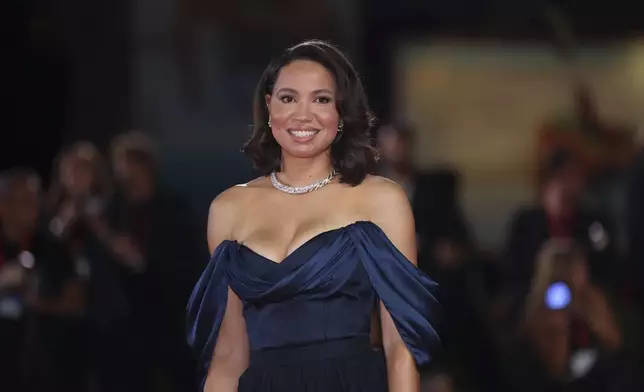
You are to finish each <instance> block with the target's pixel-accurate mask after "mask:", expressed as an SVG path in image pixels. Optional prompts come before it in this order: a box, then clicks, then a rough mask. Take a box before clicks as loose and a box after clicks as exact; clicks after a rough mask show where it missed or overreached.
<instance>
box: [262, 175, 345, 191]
mask: <svg viewBox="0 0 644 392" xmlns="http://www.w3.org/2000/svg"><path fill="white" fill-rule="evenodd" d="M337 175H338V172H337V171H335V170H333V171H332V172H331V173H329V175H328V176H326V178H323V179H321V180H320V181H317V182H314V183H313V184H311V185H305V186H290V185H286V184H283V183H282V182H280V180H278V179H277V174H275V172H272V173H271V184H273V187H275V189H277V190H278V191H282V192H284V193H288V194H291V195H301V194H303V193H309V192H313V191H315V190H318V189H320V188H322V187H323V186H325V185H326V184H328V183H330V182H331V181H332V180H333V178H334V177H335V176H337Z"/></svg>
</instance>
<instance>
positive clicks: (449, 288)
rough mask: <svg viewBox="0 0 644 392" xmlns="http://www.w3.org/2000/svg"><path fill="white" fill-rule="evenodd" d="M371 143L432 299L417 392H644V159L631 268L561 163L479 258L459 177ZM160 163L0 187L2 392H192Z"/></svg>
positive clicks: (134, 152)
mask: <svg viewBox="0 0 644 392" xmlns="http://www.w3.org/2000/svg"><path fill="white" fill-rule="evenodd" d="M376 141H377V144H378V147H379V149H380V152H381V160H380V167H379V171H380V174H382V175H384V176H386V177H388V178H391V179H393V180H395V181H396V182H398V183H399V184H401V185H402V186H403V187H404V189H405V190H406V191H407V193H408V195H409V198H410V201H411V203H412V206H413V211H414V214H415V219H416V225H417V234H418V249H419V268H421V269H422V270H424V271H425V272H427V273H428V274H429V275H430V276H431V277H432V278H434V279H435V280H436V281H438V283H439V284H440V285H441V290H440V296H441V298H440V301H441V303H442V305H443V310H444V314H443V315H442V324H441V325H440V326H439V328H440V331H441V336H442V339H443V351H442V352H441V353H440V355H438V356H437V357H436V358H435V360H434V361H433V363H432V365H431V366H429V367H428V368H427V369H422V376H423V377H422V378H423V388H424V390H427V391H432V392H454V391H473V392H475V391H509V392H513V391H525V392H531V391H535V392H536V391H555V392H556V391H562V392H563V391H598V392H604V391H606V392H612V391H615V392H617V391H619V392H630V391H641V390H642V385H643V384H641V381H642V380H641V376H640V375H639V372H640V371H641V370H642V367H643V362H642V353H643V352H644V350H642V349H643V348H644V345H643V344H642V343H643V341H642V339H641V337H642V336H641V335H642V330H643V328H642V323H641V321H642V316H643V315H644V311H643V309H644V306H643V303H644V290H643V289H642V286H643V285H642V284H641V282H642V279H643V278H644V276H643V275H642V267H641V265H642V260H644V254H643V253H642V248H643V246H642V244H644V239H642V234H644V230H642V225H644V218H642V211H643V210H644V208H642V203H644V198H643V197H642V195H643V194H644V193H643V192H642V186H643V185H642V184H643V181H644V180H643V173H644V150H642V152H641V153H640V157H639V158H637V159H636V160H635V161H634V163H633V166H632V168H631V170H630V171H631V172H632V176H631V177H630V178H631V179H632V181H631V183H630V185H629V189H630V191H629V195H630V199H629V200H630V201H629V210H628V211H629V215H628V222H627V223H628V224H627V226H628V227H629V230H630V237H629V238H630V239H631V240H630V242H629V244H630V245H629V246H628V247H627V248H628V249H627V251H626V252H624V251H621V250H620V248H619V247H618V246H617V245H616V242H617V241H616V237H617V236H616V234H615V229H614V227H615V225H614V222H611V221H610V218H609V217H608V216H607V215H608V214H606V213H605V211H597V210H596V209H593V208H589V207H588V206H587V205H585V204H584V202H583V200H584V194H585V193H586V192H587V191H588V181H587V180H588V177H587V176H586V173H585V172H584V170H583V165H581V164H580V162H579V161H578V160H577V159H576V157H575V155H574V154H571V153H570V152H569V151H566V150H555V151H553V152H552V154H549V155H548V156H547V158H546V159H544V162H542V167H541V172H540V175H539V178H540V181H539V187H538V189H539V193H538V194H539V196H538V198H537V200H536V203H535V204H534V205H527V206H523V207H521V208H520V209H519V210H518V211H517V212H516V214H515V215H514V217H513V219H512V221H511V222H509V224H508V234H507V241H506V246H505V247H504V249H503V250H502V252H499V253H498V254H490V253H489V252H483V251H481V250H480V249H479V247H478V246H477V243H476V242H477V241H476V238H475V236H474V234H473V232H472V230H471V228H470V227H469V223H468V220H467V217H466V216H465V214H464V213H463V210H462V208H461V207H460V205H459V199H460V196H459V195H460V192H461V191H460V178H459V174H458V173H457V172H456V171H454V170H452V169H450V168H434V169H431V170H425V169H420V168H418V167H417V166H415V164H414V162H413V159H412V147H413V145H414V131H413V130H412V129H411V128H409V127H408V126H406V125H404V124H396V123H391V124H387V125H385V126H382V127H381V128H380V129H378V131H377V137H376ZM158 161H159V157H158V152H157V150H156V149H155V145H154V143H153V142H152V141H151V140H150V139H149V138H148V137H147V136H146V135H145V134H142V133H138V132H132V133H127V134H123V135H119V136H117V137H116V138H115V139H114V140H113V141H112V143H111V146H110V148H109V151H107V153H106V154H103V153H101V152H100V151H99V150H98V149H97V148H96V147H95V146H94V145H93V144H91V143H89V142H78V143H75V144H73V145H71V146H69V147H68V148H66V149H65V150H63V151H62V152H60V154H59V156H58V157H57V159H56V160H55V162H54V163H53V165H52V167H53V175H52V178H51V181H50V184H48V186H47V189H44V187H43V182H42V180H41V178H40V177H39V176H38V174H37V173H36V172H35V171H33V170H31V169H29V168H13V169H10V170H8V171H5V172H3V173H2V174H1V176H0V223H1V224H0V390H2V391H3V392H4V391H6V392H23V391H35V390H51V391H66V392H75V391H78V392H81V391H105V392H111V391H137V392H142V391H166V390H167V391H189V390H195V387H196V386H195V385H194V374H195V369H194V358H193V357H192V356H191V354H190V352H189V350H188V348H187V346H186V344H185V339H184V320H183V318H184V305H185V303H186V301H187V297H188V295H189V293H190V290H191V288H192V286H193V285H194V283H195V282H196V279H197V278H198V275H199V273H200V271H201V269H202V268H203V265H204V262H205V261H206V260H207V257H205V253H204V252H203V249H204V247H205V234H204V233H203V230H199V228H198V226H199V225H195V224H194V222H193V221H192V216H193V215H192V213H191V211H190V208H189V207H188V206H187V205H185V204H184V203H182V202H181V199H180V198H178V197H177V195H175V194H173V193H172V192H171V191H168V190H167V189H165V188H164V187H162V186H161V185H160V182H159V175H158V174H159V173H158V170H159V169H158V167H159V165H158ZM638 192H639V193H638ZM195 227H197V228H196V229H195Z"/></svg>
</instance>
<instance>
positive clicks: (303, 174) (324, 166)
mask: <svg viewBox="0 0 644 392" xmlns="http://www.w3.org/2000/svg"><path fill="white" fill-rule="evenodd" d="M331 170H333V167H332V165H331V159H330V157H329V156H328V155H326V156H319V157H315V158H293V157H284V156H282V170H281V171H280V180H281V181H283V182H285V183H287V184H288V185H291V186H305V185H309V184H311V183H313V182H315V181H319V180H321V179H323V178H325V177H326V176H328V175H329V173H331Z"/></svg>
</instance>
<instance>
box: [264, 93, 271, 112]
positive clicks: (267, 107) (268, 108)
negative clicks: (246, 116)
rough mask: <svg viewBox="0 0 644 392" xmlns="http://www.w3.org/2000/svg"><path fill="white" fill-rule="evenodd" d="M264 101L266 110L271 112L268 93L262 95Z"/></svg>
mask: <svg viewBox="0 0 644 392" xmlns="http://www.w3.org/2000/svg"><path fill="white" fill-rule="evenodd" d="M264 101H265V102H266V109H267V110H268V114H269V115H270V114H271V96H270V94H266V96H265V97H264Z"/></svg>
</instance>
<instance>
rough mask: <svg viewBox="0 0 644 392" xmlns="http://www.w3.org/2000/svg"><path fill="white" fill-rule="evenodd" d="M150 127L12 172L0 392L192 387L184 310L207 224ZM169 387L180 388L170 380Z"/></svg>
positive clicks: (1, 185) (1, 255)
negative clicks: (198, 220) (45, 180)
mask: <svg viewBox="0 0 644 392" xmlns="http://www.w3.org/2000/svg"><path fill="white" fill-rule="evenodd" d="M157 168H158V156H157V152H156V150H155V146H154V144H153V143H152V142H151V140H149V139H148V138H147V137H146V136H145V135H143V134H140V133H136V132H133V133H128V134H124V135H120V136H118V137H116V138H115V139H114V140H113V142H112V145H111V148H110V151H109V162H108V160H107V159H105V158H104V156H103V154H101V152H99V150H98V149H97V148H96V147H95V146H94V145H92V144H91V143H88V142H79V143H76V144H73V145H71V146H69V147H68V148H66V149H65V150H64V151H62V152H60V154H59V156H58V157H57V159H56V160H55V162H54V163H53V175H52V179H51V181H50V182H51V183H50V184H49V186H48V187H47V189H43V184H42V180H41V178H40V177H39V175H38V174H37V173H36V172H35V171H33V170H31V169H29V168H12V169H10V170H7V171H5V172H3V173H2V175H1V177H0V222H1V225H0V390H2V391H3V392H18V391H20V392H22V391H37V390H38V391H44V390H48V391H66V392H74V391H138V392H141V391H159V390H173V391H188V390H193V389H194V388H193V385H192V382H193V379H194V369H193V365H192V359H191V355H190V353H189V351H188V348H187V346H186V344H185V343H184V329H185V328H184V321H183V314H184V308H185V303H186V301H187V297H188V295H189V293H190V290H191V288H192V285H193V284H194V282H195V281H196V276H197V274H198V273H199V264H198V262H203V260H200V259H201V258H202V257H201V255H197V254H198V251H199V250H200V249H202V248H203V246H202V244H201V241H199V239H201V238H202V237H203V235H202V233H197V232H196V231H195V229H194V224H193V222H191V221H190V220H191V217H192V214H191V213H190V211H189V209H188V207H187V206H186V205H184V204H183V203H182V202H181V200H180V199H179V198H177V196H175V195H173V194H172V193H170V192H167V191H165V190H164V189H162V187H161V186H160V185H159V181H158V176H157V171H158V169H157ZM168 388H169V389H168Z"/></svg>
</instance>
